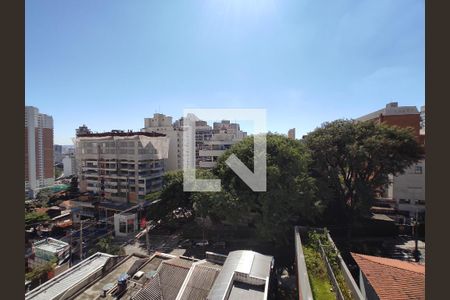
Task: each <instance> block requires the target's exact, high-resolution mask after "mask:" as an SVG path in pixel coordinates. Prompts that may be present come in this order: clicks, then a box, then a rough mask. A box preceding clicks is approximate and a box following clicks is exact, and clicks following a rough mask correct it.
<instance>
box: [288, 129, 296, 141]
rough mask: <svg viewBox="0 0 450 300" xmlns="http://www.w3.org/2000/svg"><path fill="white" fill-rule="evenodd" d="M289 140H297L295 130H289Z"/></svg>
mask: <svg viewBox="0 0 450 300" xmlns="http://www.w3.org/2000/svg"><path fill="white" fill-rule="evenodd" d="M288 138H290V139H292V140H295V128H292V129H289V131H288Z"/></svg>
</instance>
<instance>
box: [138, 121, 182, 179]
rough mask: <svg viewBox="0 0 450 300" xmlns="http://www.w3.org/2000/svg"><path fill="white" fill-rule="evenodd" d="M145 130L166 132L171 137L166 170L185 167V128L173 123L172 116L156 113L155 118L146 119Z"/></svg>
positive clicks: (143, 129)
mask: <svg viewBox="0 0 450 300" xmlns="http://www.w3.org/2000/svg"><path fill="white" fill-rule="evenodd" d="M141 131H143V132H157V133H162V134H165V135H166V137H167V138H168V139H169V153H168V158H167V159H166V160H165V161H164V165H165V170H166V171H174V170H181V169H183V129H182V126H174V125H172V117H171V116H166V115H164V114H159V113H155V114H154V115H153V118H145V119H144V128H142V129H141Z"/></svg>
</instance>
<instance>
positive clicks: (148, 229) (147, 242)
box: [145, 222, 150, 254]
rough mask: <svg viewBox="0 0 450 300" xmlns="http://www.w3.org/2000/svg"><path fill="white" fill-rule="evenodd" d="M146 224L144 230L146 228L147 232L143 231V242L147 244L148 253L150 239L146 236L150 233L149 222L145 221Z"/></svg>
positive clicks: (148, 251) (148, 250)
mask: <svg viewBox="0 0 450 300" xmlns="http://www.w3.org/2000/svg"><path fill="white" fill-rule="evenodd" d="M146 225H147V226H145V227H146V228H145V230H147V232H146V233H145V244H146V246H147V254H149V253H150V239H149V237H148V234H149V233H150V222H147V224H146Z"/></svg>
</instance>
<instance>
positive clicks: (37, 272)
mask: <svg viewBox="0 0 450 300" xmlns="http://www.w3.org/2000/svg"><path fill="white" fill-rule="evenodd" d="M55 266H56V259H53V260H52V261H49V262H46V263H43V264H40V265H37V266H36V267H34V268H33V269H32V270H31V271H30V272H28V273H26V274H25V279H26V280H29V281H31V282H32V283H33V284H35V283H36V282H39V281H41V282H42V281H46V280H47V279H48V273H49V272H51V271H52V270H53V269H54V268H55Z"/></svg>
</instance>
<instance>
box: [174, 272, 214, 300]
mask: <svg viewBox="0 0 450 300" xmlns="http://www.w3.org/2000/svg"><path fill="white" fill-rule="evenodd" d="M193 268H194V269H193V271H192V274H191V275H190V277H189V279H188V280H189V281H188V282H187V284H186V288H185V289H184V291H183V292H182V293H183V294H182V295H181V297H180V299H181V300H191V299H192V300H201V299H206V297H207V296H208V293H209V291H210V290H211V287H212V285H213V284H214V281H215V279H216V277H217V275H218V274H219V272H220V269H219V268H212V267H208V266H205V265H204V264H198V265H196V266H194V267H193Z"/></svg>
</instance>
